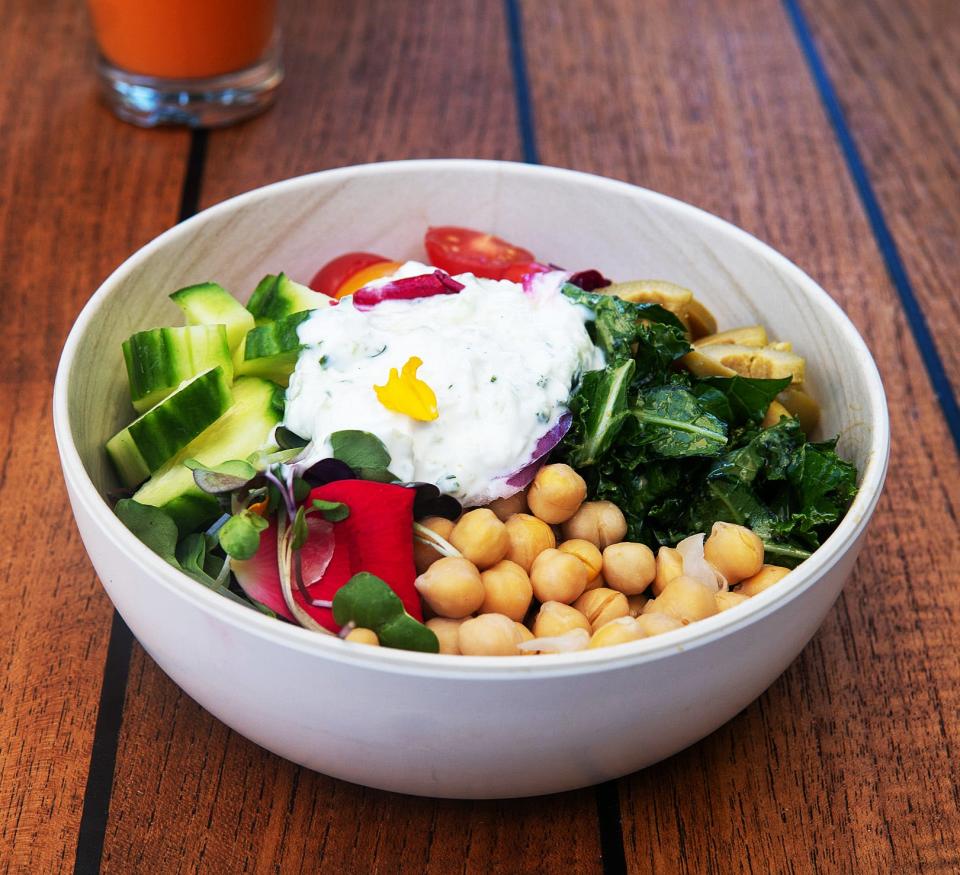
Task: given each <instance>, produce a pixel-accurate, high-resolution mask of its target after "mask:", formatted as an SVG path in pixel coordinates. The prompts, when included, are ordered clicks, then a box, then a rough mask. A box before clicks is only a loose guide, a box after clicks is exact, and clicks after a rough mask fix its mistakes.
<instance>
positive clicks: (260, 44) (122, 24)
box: [87, 0, 283, 127]
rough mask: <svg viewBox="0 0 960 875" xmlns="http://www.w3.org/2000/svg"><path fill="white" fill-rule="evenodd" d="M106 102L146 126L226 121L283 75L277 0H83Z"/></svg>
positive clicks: (247, 109) (265, 96)
mask: <svg viewBox="0 0 960 875" xmlns="http://www.w3.org/2000/svg"><path fill="white" fill-rule="evenodd" d="M87 2H88V5H89V8H90V15H91V18H92V20H93V28H94V32H95V34H96V38H97V45H98V48H99V52H100V54H99V59H98V74H99V78H100V85H101V89H102V91H103V94H104V97H105V99H106V101H107V103H108V105H109V106H110V108H111V109H112V110H113V111H114V113H116V114H117V115H118V116H119V117H120V118H122V119H123V120H124V121H128V122H132V123H133V124H137V125H142V126H144V127H153V126H154V125H165V124H173V125H188V126H190V127H217V126H220V125H228V124H231V123H233V122H236V121H239V120H240V119H243V118H247V117H248V116H251V115H254V114H256V113H258V112H261V111H262V110H264V109H266V108H267V107H268V106H269V105H270V104H271V102H272V101H273V97H274V95H275V93H276V90H277V86H279V84H280V82H281V80H282V79H283V69H282V67H281V64H280V53H279V44H278V29H277V21H276V18H277V15H276V13H277V0H87Z"/></svg>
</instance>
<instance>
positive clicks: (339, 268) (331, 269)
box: [310, 252, 387, 298]
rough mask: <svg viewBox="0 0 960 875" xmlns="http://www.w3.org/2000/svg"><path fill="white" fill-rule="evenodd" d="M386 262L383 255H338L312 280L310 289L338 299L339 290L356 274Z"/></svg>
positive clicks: (369, 253)
mask: <svg viewBox="0 0 960 875" xmlns="http://www.w3.org/2000/svg"><path fill="white" fill-rule="evenodd" d="M384 261H387V259H386V258H384V257H383V256H382V255H374V254H373V253H371V252H347V253H345V254H343V255H338V256H337V257H336V258H334V259H333V260H332V261H328V262H327V263H326V264H325V265H324V266H323V267H321V268H320V270H318V271H317V272H316V274H314V277H313V279H312V280H310V288H311V289H313V290H314V291H315V292H322V293H323V294H324V295H329V296H330V297H331V298H335V297H337V289H339V288H340V287H341V286H342V285H343V284H344V283H345V282H346V281H347V280H348V279H350V277H352V276H353V275H354V274H355V273H357V272H358V271H361V270H363V269H364V268H365V267H369V266H370V265H371V264H378V263H380V262H384Z"/></svg>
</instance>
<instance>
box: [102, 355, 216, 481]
mask: <svg viewBox="0 0 960 875" xmlns="http://www.w3.org/2000/svg"><path fill="white" fill-rule="evenodd" d="M232 401H233V397H232V395H231V393H230V385H229V383H227V380H226V378H225V377H224V374H223V368H222V367H220V365H217V367H215V368H211V369H210V370H208V371H204V372H203V373H201V374H198V375H197V376H196V377H194V378H193V379H192V380H189V381H187V382H186V383H184V384H183V385H182V386H180V388H179V389H176V390H175V391H174V392H171V393H170V394H169V395H167V397H166V398H164V399H163V400H162V401H161V402H160V403H159V404H157V405H156V406H154V407H151V408H150V409H149V410H148V411H147V412H146V413H144V414H143V415H142V416H140V417H139V418H138V419H135V420H134V421H133V422H132V423H130V425H128V426H127V427H126V428H125V429H123V431H121V432H119V433H118V434H115V435H114V436H113V437H112V438H110V440H108V441H107V454H108V455H109V456H110V459H111V460H112V461H113V464H114V466H115V467H116V469H117V473H118V474H119V475H120V479H121V480H122V481H123V485H124V486H136V485H137V484H138V483H142V482H143V481H144V480H146V479H147V478H148V477H149V476H150V474H151V473H152V472H154V471H156V470H157V468H159V467H160V466H161V465H162V464H163V463H164V462H166V461H167V460H168V459H170V458H172V457H173V456H175V455H176V454H177V453H178V452H179V451H180V450H182V449H183V448H184V447H185V446H186V445H187V444H188V443H190V441H192V440H193V439H194V438H195V437H197V435H199V434H201V433H202V432H203V430H204V429H205V428H207V427H208V426H210V425H211V424H213V423H214V422H215V421H216V420H217V419H219V418H220V416H221V415H222V414H224V413H225V412H226V411H227V408H228V407H230V404H231V403H232Z"/></svg>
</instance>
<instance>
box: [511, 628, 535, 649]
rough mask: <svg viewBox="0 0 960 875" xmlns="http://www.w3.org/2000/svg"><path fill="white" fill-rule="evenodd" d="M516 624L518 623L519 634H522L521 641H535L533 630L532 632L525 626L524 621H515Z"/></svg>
mask: <svg viewBox="0 0 960 875" xmlns="http://www.w3.org/2000/svg"><path fill="white" fill-rule="evenodd" d="M514 625H516V627H517V634H518V635H519V636H520V642H521V643H523V642H524V641H533V639H534V637H535V636H534V634H533V632H531V631H530V630H529V629H528V628H527V627H526V626H524V625H523V623H515V624H514ZM525 652H526V651H525Z"/></svg>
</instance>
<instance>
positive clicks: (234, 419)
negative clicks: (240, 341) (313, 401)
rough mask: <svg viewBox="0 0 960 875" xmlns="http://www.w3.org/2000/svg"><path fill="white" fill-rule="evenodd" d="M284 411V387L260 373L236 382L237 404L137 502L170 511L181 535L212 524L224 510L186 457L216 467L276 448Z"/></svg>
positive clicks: (154, 479)
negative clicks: (198, 479)
mask: <svg viewBox="0 0 960 875" xmlns="http://www.w3.org/2000/svg"><path fill="white" fill-rule="evenodd" d="M282 411H283V390H282V389H281V388H280V387H279V386H277V385H276V384H275V383H270V382H268V381H267V380H260V379H257V378H256V377H241V378H240V379H238V380H237V381H236V382H235V383H234V384H233V404H232V405H231V406H230V407H229V408H228V409H227V412H226V413H224V414H223V416H221V417H220V418H219V419H218V420H217V421H216V422H214V423H213V425H211V426H210V427H209V428H207V429H206V430H205V431H203V432H202V433H201V434H200V435H198V436H197V437H196V438H194V439H193V440H192V441H190V443H189V444H187V445H186V446H185V447H184V448H183V449H182V450H180V452H178V453H177V454H176V456H174V457H173V458H172V459H170V460H169V461H168V462H166V463H165V464H164V465H163V466H162V467H160V468H159V469H158V470H157V471H155V472H154V474H153V476H152V477H151V478H150V479H149V480H148V481H147V482H146V483H144V484H143V486H141V487H140V489H139V490H138V491H137V492H136V493H135V494H134V496H133V497H134V500H136V501H139V502H140V503H141V504H151V505H153V506H154V507H159V508H162V509H163V510H164V511H166V513H168V514H169V515H170V516H171V517H173V519H174V521H175V522H176V524H177V528H178V529H179V531H180V536H181V537H183V536H184V535H185V534H187V533H188V532H192V531H195V530H196V529H198V528H200V527H201V526H204V525H209V524H210V523H212V522H213V521H214V520H215V519H216V518H217V516H218V515H219V514H220V505H219V503H218V502H217V500H216V498H214V496H212V495H207V494H206V493H205V492H202V491H201V490H200V489H199V488H198V487H197V485H196V484H195V483H194V480H193V472H192V471H191V470H190V469H189V468H188V467H187V466H186V465H184V464H183V463H184V461H185V460H187V459H196V460H197V461H199V462H200V463H201V464H203V465H207V466H213V465H219V464H220V463H221V462H226V461H228V460H230V459H245V458H246V457H247V456H249V455H250V454H251V453H255V452H256V451H257V450H260V449H264V448H266V447H268V446H269V447H270V448H271V449H272V448H273V444H272V443H271V435H272V433H273V428H274V426H275V425H276V424H277V423H278V422H279V421H280V419H281V417H282V415H283V414H282Z"/></svg>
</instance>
